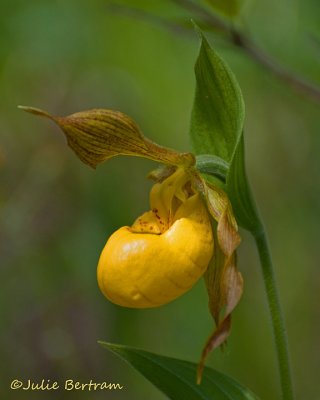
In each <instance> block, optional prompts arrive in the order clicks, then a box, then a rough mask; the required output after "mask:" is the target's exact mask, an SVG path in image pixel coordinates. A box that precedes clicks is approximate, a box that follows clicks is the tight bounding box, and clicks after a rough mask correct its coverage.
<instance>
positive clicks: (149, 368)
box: [99, 342, 258, 400]
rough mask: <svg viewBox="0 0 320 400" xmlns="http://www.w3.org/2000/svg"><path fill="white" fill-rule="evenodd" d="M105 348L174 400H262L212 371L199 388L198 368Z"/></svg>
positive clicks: (124, 349) (123, 348)
mask: <svg viewBox="0 0 320 400" xmlns="http://www.w3.org/2000/svg"><path fill="white" fill-rule="evenodd" d="M99 343H100V344H101V345H102V346H103V347H105V348H106V349H108V350H110V351H112V352H113V353H115V354H117V355H118V356H119V357H120V358H122V359H123V360H125V361H126V362H128V363H129V364H130V365H132V366H133V367H134V368H135V369H136V370H138V371H139V372H140V373H141V374H142V375H143V376H145V377H146V378H147V379H148V380H149V381H150V382H152V383H153V384H154V385H155V386H156V387H157V388H158V389H160V390H161V391H162V392H163V393H165V394H166V395H167V396H168V398H170V399H173V400H182V399H183V400H206V399H208V400H258V397H257V396H255V395H254V394H253V393H252V392H251V391H250V390H249V389H246V388H245V387H243V386H242V385H240V384H239V383H238V382H236V381H235V380H233V379H232V378H230V377H228V376H226V375H224V374H222V373H220V372H217V371H215V370H213V369H211V368H208V367H206V368H205V369H204V374H203V380H202V383H201V385H197V384H196V370H197V365H196V364H194V363H191V362H187V361H183V360H178V359H175V358H169V357H164V356H160V355H156V354H153V353H149V352H146V351H142V350H138V349H135V348H132V347H127V346H121V345H117V344H111V343H106V342H99Z"/></svg>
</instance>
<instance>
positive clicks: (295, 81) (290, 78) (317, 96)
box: [108, 0, 320, 102]
mask: <svg viewBox="0 0 320 400" xmlns="http://www.w3.org/2000/svg"><path fill="white" fill-rule="evenodd" d="M169 1H171V2H172V3H175V4H177V5H179V6H181V7H182V8H184V9H185V10H186V11H189V12H190V13H191V14H192V18H194V19H195V20H196V21H197V24H198V25H199V26H205V27H206V28H207V29H208V30H211V31H214V32H215V33H219V34H220V36H222V37H223V39H224V40H226V41H227V42H228V43H231V44H232V45H234V46H235V47H237V48H239V49H240V50H242V51H243V52H244V53H245V54H246V55H247V56H249V57H250V58H251V59H252V60H254V61H255V62H257V63H258V64H259V65H260V66H262V67H263V68H264V69H266V70H267V71H269V72H271V73H272V74H273V75H274V76H275V77H276V78H277V79H279V80H280V81H282V82H284V83H285V84H286V85H287V86H289V87H291V88H292V89H294V90H295V91H297V92H298V93H301V94H303V95H305V96H307V97H309V98H310V99H312V100H314V101H316V102H320V87H319V86H317V85H316V84H314V83H312V82H310V81H308V80H307V79H306V78H304V77H302V76H300V75H298V74H295V73H293V72H291V71H289V70H287V69H286V68H285V67H284V66H282V65H281V64H280V63H279V62H278V61H277V60H275V59H274V58H272V57H271V56H270V55H268V54H267V53H266V52H265V51H264V50H263V49H261V48H260V47H258V46H257V45H256V44H255V43H254V41H253V40H252V38H251V37H250V36H249V35H248V34H246V33H244V32H242V31H241V30H240V29H238V28H236V27H235V25H234V24H232V23H231V22H230V21H226V20H225V19H222V18H221V17H219V16H217V15H215V14H213V13H212V12H210V13H209V12H208V10H207V9H205V8H204V7H202V6H201V5H199V4H198V3H195V2H193V1H190V0H169ZM108 9H109V10H111V11H113V12H116V13H124V14H127V15H130V16H132V17H136V18H140V19H145V20H148V21H150V22H152V23H156V24H158V25H162V26H164V27H166V28H167V29H170V30H173V31H174V32H175V33H187V32H189V31H190V29H189V28H188V27H187V26H186V25H182V24H181V23H179V22H175V21H169V20H168V19H166V18H164V17H159V16H158V15H155V14H152V13H150V12H148V11H146V10H143V9H139V8H135V7H131V6H128V5H120V4H117V3H109V5H108ZM190 27H191V28H192V26H191V25H190Z"/></svg>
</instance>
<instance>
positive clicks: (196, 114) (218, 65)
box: [190, 32, 262, 234]
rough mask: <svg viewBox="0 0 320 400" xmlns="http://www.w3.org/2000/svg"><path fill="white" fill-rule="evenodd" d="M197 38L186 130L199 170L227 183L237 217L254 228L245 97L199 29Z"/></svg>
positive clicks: (256, 226) (255, 213) (255, 218)
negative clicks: (247, 166)
mask: <svg viewBox="0 0 320 400" xmlns="http://www.w3.org/2000/svg"><path fill="white" fill-rule="evenodd" d="M200 35H201V38H202V44H201V49H200V53H199V56H198V59H197V62H196V66H195V73H196V80H197V86H196V95H195V100H194V106H193V111H192V118H191V129H190V135H191V140H192V144H193V148H194V150H195V152H196V153H197V154H198V156H197V163H196V166H197V168H198V170H199V171H200V172H201V173H205V174H210V175H212V176H215V177H218V178H219V179H220V181H222V182H223V183H226V186H225V190H226V191H227V193H228V195H229V197H230V200H231V203H232V207H233V210H234V213H235V216H236V219H237V222H238V223H239V225H240V226H242V227H243V228H245V229H247V230H249V231H250V232H252V233H254V234H256V233H258V232H259V231H260V230H261V229H262V226H261V222H260V218H259V214H258V211H257V208H256V205H255V202H254V199H253V196H252V193H251V189H250V185H249V182H248V179H247V174H246V170H245V157H244V138H243V122H244V103H243V98H242V94H241V90H240V87H239V85H238V83H237V81H236V78H235V76H234V75H233V73H232V72H231V71H230V69H229V67H228V66H227V65H226V63H225V62H224V61H223V60H222V59H221V58H220V57H219V56H218V55H217V54H216V53H215V52H214V51H213V49H212V48H211V47H210V45H209V43H208V42H207V40H206V39H205V37H204V35H203V34H202V33H201V32H200Z"/></svg>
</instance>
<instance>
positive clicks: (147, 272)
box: [97, 168, 213, 308]
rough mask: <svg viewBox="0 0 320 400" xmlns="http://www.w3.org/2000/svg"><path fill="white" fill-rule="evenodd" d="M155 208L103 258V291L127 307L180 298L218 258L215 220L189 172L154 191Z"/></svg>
mask: <svg viewBox="0 0 320 400" xmlns="http://www.w3.org/2000/svg"><path fill="white" fill-rule="evenodd" d="M150 205H151V211H148V212H146V213H144V214H143V215H142V216H141V217H139V218H138V219H137V220H136V221H135V222H134V224H133V225H132V226H131V227H129V226H125V227H122V228H120V229H119V230H117V231H116V232H115V233H114V234H113V235H112V236H111V237H110V238H109V240H108V241H107V243H106V245H105V247H104V249H103V251H102V254H101V256H100V260H99V264H98V271H97V275H98V283H99V287H100V289H101V291H102V293H103V294H104V295H105V296H106V297H107V298H108V299H109V300H111V301H112V302H113V303H116V304H118V305H121V306H124V307H134V308H147V307H157V306H160V305H163V304H166V303H168V302H170V301H172V300H174V299H175V298H177V297H179V296H181V295H182V294H184V293H185V292H186V291H187V290H189V289H190V288H191V287H192V286H193V285H194V284H195V283H196V282H197V280H198V279H199V278H200V277H201V276H202V275H203V274H204V272H205V271H206V269H207V266H208V264H209V261H210V259H211V257H212V255H213V235H212V228H211V222H210V217H209V215H208V212H207V209H206V206H205V205H204V203H203V201H202V199H201V197H200V195H199V193H197V192H196V191H195V190H194V189H193V188H192V185H191V183H190V178H189V177H188V174H187V173H186V172H185V171H184V169H182V168H178V169H177V170H176V171H175V172H174V173H173V174H172V175H171V176H169V177H168V178H166V179H165V180H164V181H163V182H161V183H156V184H155V185H154V186H153V188H152V190H151V193H150Z"/></svg>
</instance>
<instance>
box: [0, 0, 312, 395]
mask: <svg viewBox="0 0 320 400" xmlns="http://www.w3.org/2000/svg"><path fill="white" fill-rule="evenodd" d="M122 3H125V2H124V1H123V2H122ZM127 3H128V4H131V5H136V6H139V7H144V8H147V9H148V10H149V11H151V12H153V13H154V14H156V15H160V16H162V17H164V18H167V17H168V18H171V20H173V19H177V20H181V21H184V20H185V21H187V22H188V21H189V20H190V14H188V13H186V12H184V11H181V10H180V9H179V8H178V7H177V6H174V5H172V3H171V2H170V1H152V2H148V1H135V2H129V1H127ZM0 10H1V12H0V93H1V106H0V162H1V165H0V174H1V186H0V205H1V210H0V212H1V214H0V246H1V249H0V251H1V254H0V257H1V258H0V263H1V290H0V298H1V306H0V315H1V349H0V350H1V354H0V359H1V364H0V395H1V398H6V399H17V398H19V399H33V398H35V397H37V398H42V399H57V398H60V399H61V398H67V397H68V399H81V398H84V399H88V398H90V399H102V398H110V399H119V400H120V399H154V400H161V399H164V398H165V396H163V395H162V394H161V393H159V392H158V391H157V389H155V388H154V387H153V386H152V385H151V384H149V383H148V382H147V381H146V380H144V378H142V377H141V376H140V375H139V374H138V373H137V372H135V371H133V370H132V369H131V368H130V367H129V366H128V365H126V364H124V363H123V362H121V361H120V360H118V359H117V358H116V357H115V356H113V355H112V354H109V353H108V352H106V350H104V349H102V348H100V347H99V345H98V344H97V340H99V339H100V340H106V341H110V342H115V343H122V344H127V345H132V346H136V347H141V348H143V349H145V350H149V351H154V352H156V353H160V354H164V355H168V356H172V357H179V358H184V359H188V360H191V361H198V359H199V355H200V351H201V349H202V346H203V344H204V341H205V339H206V338H207V336H208V334H209V333H210V332H211V330H212V328H213V325H212V321H211V319H210V316H209V313H208V310H207V297H206V292H205V288H204V284H203V282H199V283H198V284H197V285H196V287H194V289H193V290H192V291H190V292H189V293H187V294H186V295H184V296H183V297H181V298H179V299H178V300H176V301H174V302H173V303H171V304H169V305H166V306H164V307H161V308H158V309H151V310H131V309H124V308H120V307H117V306H115V305H113V304H111V303H109V302H108V301H107V300H106V299H105V298H104V297H103V296H102V294H101V293H100V292H99V289H98V286H97V282H96V265H97V260H98V257H99V254H100V251H101V249H102V247H103V245H104V243H105V241H106V239H107V237H108V236H109V235H110V234H111V233H112V232H113V231H114V230H116V229H117V228H118V227H120V226H123V225H128V224H131V223H132V222H133V221H134V219H135V218H136V217H137V216H138V215H140V214H141V213H142V212H143V211H145V210H147V209H148V192H149V189H150V187H151V183H150V182H148V181H147V179H146V178H145V177H146V175H147V173H148V172H149V171H150V170H151V169H152V168H154V167H155V166H156V164H155V163H152V162H150V161H146V160H141V159H134V158H116V159H112V160H111V161H109V162H108V163H105V164H103V165H101V166H99V167H98V168H97V170H96V171H93V170H90V168H88V167H87V166H85V165H84V164H82V163H81V162H80V161H79V160H78V159H77V158H76V157H75V156H74V154H73V153H72V152H71V151H70V150H69V149H68V148H67V146H66V142H65V138H64V137H63V135H61V133H60V131H59V129H58V128H57V127H55V126H53V124H52V123H50V121H46V120H43V119H41V118H36V117H33V116H30V115H27V114H25V113H23V112H22V111H20V110H17V108H16V106H17V105H18V104H22V105H30V106H35V107H40V108H43V109H46V110H48V111H49V112H51V113H53V114H57V115H59V114H60V115H66V114H70V113H72V112H76V111H80V110H85V109H90V108H95V107H96V108H100V107H101V108H102V107H105V108H111V109H116V110H121V111H123V112H125V113H127V114H129V115H130V116H132V117H133V118H134V119H135V120H136V121H137V122H138V124H139V125H140V127H141V129H142V131H143V132H144V133H145V135H147V136H148V137H149V138H151V139H153V140H155V141H157V142H158V143H161V144H163V145H166V146H170V147H172V148H176V149H178V150H183V151H187V150H190V147H189V143H188V125H189V118H190V110H191V106H192V100H193V90H194V84H195V82H194V75H193V64H194V61H195V58H196V56H197V51H198V46H199V43H198V39H197V36H196V34H195V33H194V32H193V31H192V30H190V32H185V31H182V32H180V31H179V32H177V33H175V32H173V31H172V30H170V29H166V28H165V27H163V26H159V25H157V24H155V23H152V22H149V21H146V20H143V19H137V18H131V17H128V16H125V15H119V13H115V12H111V11H110V9H109V8H108V2H107V1H102V0H91V1H90V2H89V1H85V0H77V1H76V0H69V1H64V0H54V1H53V0H52V1H44V0H29V1H22V0H20V1H19V0H13V1H9V0H0ZM319 15H320V4H319V2H318V1H317V0H307V1H298V0H281V1H279V0H260V1H254V0H252V1H251V2H247V3H246V6H245V7H244V10H243V16H242V18H241V24H242V26H243V27H244V28H243V29H244V30H245V31H248V32H250V34H251V36H252V37H253V38H254V40H255V41H256V42H257V43H259V44H260V45H261V47H263V48H265V49H266V50H267V51H268V52H269V53H270V54H272V55H273V56H274V57H275V58H276V59H278V60H279V61H280V62H281V63H282V64H283V65H285V66H286V67H287V68H288V69H290V70H294V71H296V72H297V73H299V74H301V75H304V76H306V77H308V78H309V79H311V80H313V81H315V82H318V84H320V72H319V71H320V68H319V67H320V46H319V38H320V24H319ZM209 37H210V40H211V43H212V44H213V45H214V47H215V48H216V49H217V50H218V51H219V53H220V54H221V55H222V56H223V57H224V58H225V59H226V60H227V62H228V63H229V64H230V66H231V67H232V69H233V71H234V72H235V74H236V76H237V78H238V80H239V82H240V85H241V88H242V90H243V94H244V98H245V102H246V110H247V111H246V115H247V116H246V145H247V162H248V170H249V175H250V179H251V181H252V184H253V187H254V191H255V193H256V197H257V200H258V203H259V205H260V208H261V210H262V213H263V216H264V218H265V221H266V225H267V229H268V231H269V235H270V241H271V246H272V250H273V256H274V261H275V265H276V274H277V278H278V282H279V288H280V291H281V298H282V302H283V308H284V312H285V316H286V322H287V328H288V335H289V342H290V350H291V358H292V364H293V374H294V379H295V384H296V391H297V398H299V399H305V400H316V399H319V398H320V389H319V369H320V345H319V334H320V308H319V293H320V279H319V278H320V274H319V243H318V241H319V216H320V194H319V182H320V168H319V154H320V135H319V125H320V122H319V104H317V103H315V102H313V101H311V100H309V99H308V98H306V97H303V96H301V95H299V94H297V93H296V92H294V91H292V90H291V89H289V88H288V87H287V86H286V85H285V84H283V83H280V82H278V81H277V80H275V78H274V77H273V76H271V74H270V73H268V72H267V71H264V70H262V68H261V67H259V66H257V65H256V64H255V63H254V62H252V61H251V60H249V59H248V57H246V56H245V55H244V54H242V53H241V52H240V51H239V50H236V49H234V47H232V46H231V45H228V44H226V43H225V42H224V41H222V40H221V39H220V38H219V36H217V35H209ZM239 265H240V269H241V272H242V274H243V276H244V279H245V292H244V296H243V299H242V301H241V303H240V305H239V306H238V308H237V309H236V311H235V313H234V318H233V331H232V335H231V337H230V340H229V344H228V347H227V351H226V352H225V353H222V352H220V351H216V352H215V353H214V354H213V355H211V357H210V359H209V362H208V364H209V365H210V366H213V367H214V368H216V369H218V370H221V371H223V372H225V373H228V374H230V375H231V376H233V377H234V378H236V379H237V380H239V381H240V382H242V383H243V384H245V385H247V386H248V387H250V388H251V389H252V390H253V391H255V392H256V393H257V394H258V395H260V396H261V398H262V399H276V398H278V378H277V367H276V363H275V357H274V351H273V347H272V338H271V329H270V326H269V319H268V312H267V309H266V302H265V294H264V291H263V284H262V279H261V275H260V270H259V263H258V259H257V254H256V250H255V247H254V245H253V241H252V239H251V237H250V235H249V234H247V233H246V232H243V243H242V245H241V248H240V255H239ZM15 378H17V379H21V380H25V379H32V380H35V381H38V382H39V381H41V379H50V380H51V381H55V380H57V381H59V382H60V383H61V382H63V381H64V380H65V379H75V380H80V381H81V382H83V383H85V382H88V381H89V380H90V379H92V380H93V381H95V382H101V381H109V382H119V383H121V384H122V385H123V386H124V387H125V389H123V390H122V391H117V392H116V391H113V392H103V391H101V392H99V391H96V392H90V393H88V392H77V391H73V392H68V393H66V392H64V391H61V392H59V393H57V392H44V393H35V392H30V391H18V392H15V391H10V389H9V385H10V382H11V381H12V379H15Z"/></svg>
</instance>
